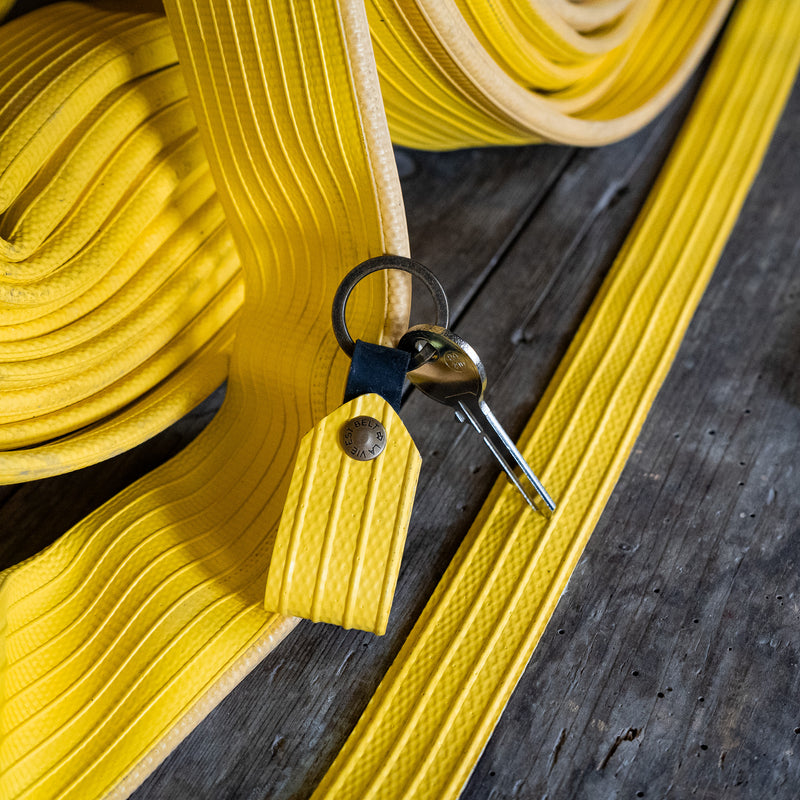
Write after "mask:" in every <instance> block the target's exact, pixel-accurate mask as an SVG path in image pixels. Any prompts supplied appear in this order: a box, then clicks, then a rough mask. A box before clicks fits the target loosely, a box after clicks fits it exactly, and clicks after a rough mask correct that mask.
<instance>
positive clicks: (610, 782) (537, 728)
mask: <svg viewBox="0 0 800 800" xmlns="http://www.w3.org/2000/svg"><path fill="white" fill-rule="evenodd" d="M688 94H689V93H685V94H684V96H683V97H682V99H681V101H680V102H679V103H677V104H676V105H675V106H674V107H672V108H671V109H669V111H668V112H667V113H666V114H664V115H663V116H662V117H661V118H660V119H659V120H658V121H657V122H656V123H654V124H653V125H651V126H650V127H649V128H648V129H646V130H645V131H643V132H641V133H640V134H638V135H637V136H635V137H633V138H631V139H629V140H627V141H626V142H622V143H620V144H618V145H613V146H611V147H607V148H602V149H599V150H585V151H575V150H572V149H569V148H558V147H536V148H514V149H505V150H500V149H498V150H487V151H462V152H459V153H450V154H423V153H409V152H403V153H402V154H401V155H400V159H401V162H402V164H403V167H404V171H406V172H407V173H408V174H407V175H406V177H405V178H404V181H403V186H404V193H405V196H406V202H407V211H408V215H409V224H410V231H411V241H412V246H413V250H414V255H415V257H417V258H419V259H420V260H422V261H423V262H426V263H428V264H429V265H430V266H431V267H433V268H434V269H435V270H436V271H437V273H438V274H439V275H440V276H441V277H442V279H443V280H444V282H445V284H446V287H447V289H448V293H449V294H450V296H451V299H452V300H453V306H454V310H455V317H456V321H455V327H456V330H457V331H458V332H459V333H461V334H462V335H463V336H465V338H467V339H468V340H469V341H471V342H472V344H473V345H474V346H475V347H476V348H477V349H478V352H479V353H481V355H482V356H483V358H484V360H485V361H486V364H487V367H488V370H489V374H490V389H489V393H488V399H489V401H490V404H491V405H492V407H493V409H494V411H495V412H496V413H497V415H498V416H499V417H500V419H501V420H502V421H503V423H504V424H505V425H506V427H507V429H508V430H509V432H510V433H512V434H517V433H519V431H520V430H521V429H522V426H523V425H524V423H525V421H526V420H527V418H528V416H529V415H530V413H531V412H532V410H533V407H534V406H535V403H536V400H537V398H538V397H539V396H540V395H541V392H542V390H543V389H544V386H545V385H546V383H547V380H548V379H549V377H550V375H551V374H552V372H553V371H554V369H555V366H556V364H557V363H558V360H559V358H560V357H561V355H563V352H564V350H565V349H566V347H567V345H568V343H569V339H570V337H571V336H572V334H573V333H574V331H575V329H576V327H577V324H578V322H579V320H580V318H581V316H582V315H583V313H584V312H585V309H586V308H587V306H588V304H589V302H590V301H591V299H592V297H593V295H594V293H595V291H596V289H597V287H598V285H599V283H600V281H601V280H602V277H603V275H604V274H605V272H606V271H607V270H608V268H609V266H610V264H611V261H612V260H613V255H614V253H615V252H616V250H617V249H618V247H619V245H620V244H621V242H622V240H623V238H624V235H625V232H626V231H627V229H628V227H629V226H630V224H631V222H632V220H633V219H634V217H635V215H636V213H637V211H638V209H639V208H640V206H641V204H642V202H643V199H644V197H645V195H646V192H647V190H648V188H649V187H650V185H651V184H652V182H653V180H654V177H655V174H656V173H657V170H658V167H659V166H660V164H661V162H662V161H663V158H664V155H665V153H666V151H667V150H668V148H669V144H670V142H671V141H672V138H673V137H674V134H675V131H676V129H677V126H678V124H679V122H680V119H681V117H682V116H683V113H684V111H685V108H686V105H687V103H688V99H689V97H688ZM798 122H800V97H798V95H797V93H795V97H794V98H793V100H792V103H791V106H790V108H789V110H788V112H787V114H786V115H785V117H784V119H783V122H782V124H781V128H780V130H779V132H778V135H777V137H776V140H775V142H774V144H773V147H772V149H771V152H770V157H769V158H768V160H767V162H766V163H765V165H764V168H763V169H762V172H761V174H760V177H759V179H758V182H757V184H756V186H755V188H754V190H753V193H752V195H751V197H750V199H749V201H748V204H747V207H746V209H745V212H744V214H743V216H742V219H741V220H740V222H739V224H738V226H737V230H736V233H735V234H734V237H733V239H732V240H731V242H730V244H729V246H728V248H727V250H726V253H725V256H724V257H723V259H722V262H721V264H720V267H719V269H718V272H717V275H716V276H715V279H714V281H713V283H712V286H711V287H710V289H709V291H708V293H707V294H706V297H705V298H704V300H703V303H702V305H701V308H700V311H699V312H698V314H697V316H696V318H695V320H694V322H693V324H692V327H691V329H690V331H689V334H688V336H687V338H686V341H685V342H684V345H683V347H682V349H681V352H680V354H679V356H678V358H677V360H676V363H675V366H674V368H673V370H672V372H671V374H670V377H669V379H668V381H667V383H666V385H665V387H664V389H663V390H662V392H661V394H660V395H659V397H658V400H657V402H656V404H655V406H654V408H653V411H652V413H651V415H650V417H649V419H648V422H647V424H646V426H645V428H644V430H643V432H642V435H641V436H640V439H639V442H638V443H637V446H636V448H635V450H634V453H633V454H632V457H631V459H630V461H629V464H628V466H627V467H626V470H625V472H624V474H623V476H622V478H621V480H620V482H619V484H618V486H617V488H616V490H615V492H614V494H613V495H612V498H611V501H610V503H609V505H608V508H607V509H606V512H605V513H604V515H603V517H602V519H601V522H600V524H599V526H598V528H597V530H596V531H595V533H594V535H593V537H592V539H591V541H590V543H589V546H588V548H587V551H586V553H585V555H584V557H583V559H582V560H581V562H580V564H579V566H578V568H577V569H576V572H575V575H574V576H573V579H572V581H571V582H570V584H569V586H568V588H567V591H566V593H565V594H564V597H563V598H562V601H561V603H560V604H559V606H558V609H557V610H556V613H555V616H554V619H553V620H552V622H551V624H550V626H549V627H548V629H547V631H546V632H545V635H544V638H543V640H542V642H541V643H540V645H539V647H538V648H537V650H536V652H535V654H534V658H533V660H532V662H531V664H530V665H529V667H528V669H527V670H526V673H525V675H524V676H523V679H522V681H521V682H520V685H519V686H518V688H517V690H516V692H515V693H514V695H513V697H512V699H511V702H510V703H509V706H508V708H507V710H506V712H505V714H504V715H503V717H502V718H501V721H500V724H499V725H498V728H497V730H496V732H495V734H494V735H493V737H492V739H491V740H490V742H489V745H488V747H487V749H486V752H485V753H484V755H483V757H482V759H481V761H480V762H479V764H478V766H477V768H476V770H475V772H474V774H473V776H472V778H471V780H470V783H469V784H468V786H467V788H466V790H465V793H464V796H465V797H469V798H486V797H515V796H516V797H526V798H527V797H537V798H538V797H544V796H547V797H550V798H561V797H593V798H594V797H599V798H604V797H618V796H619V797H627V796H630V797H635V796H645V797H664V796H671V797H685V796H688V795H689V794H691V793H692V792H694V793H695V795H696V796H699V797H728V796H733V797H738V796H741V797H750V796H752V797H762V796H765V794H769V796H782V797H787V798H788V797H794V796H795V795H796V791H795V790H794V785H795V784H796V783H797V759H796V757H795V756H794V755H793V751H794V749H795V748H796V747H797V744H796V743H797V742H800V740H798V739H797V738H796V734H795V729H797V730H800V708H798V701H797V699H796V698H797V679H796V674H797V657H796V648H797V639H798V634H797V613H796V612H797V606H796V603H797V597H800V594H798V593H797V587H796V585H795V584H796V583H797V577H796V561H797V547H796V545H795V544H794V541H793V534H795V533H796V531H797V528H798V525H797V522H796V519H797V511H798V508H799V507H800V502H799V501H798V499H797V492H796V491H794V484H795V473H794V469H795V467H796V462H797V456H796V452H797V439H798V435H799V434H800V412H798V399H799V398H798V384H797V377H796V369H795V368H794V365H795V364H796V362H797V351H798V345H799V344H800V336H799V335H798V334H799V333H800V311H798V304H797V298H798V290H799V289H800V287H798V281H800V279H798V278H797V277H796V275H795V274H794V273H795V272H796V270H795V269H794V267H795V266H796V264H797V259H798V243H797V239H798V230H797V222H796V219H797V212H798V209H800V180H798V177H800V176H799V175H798V166H797V165H798V149H799V148H800V143H798V137H797V130H798ZM509 287H513V290H510V288H509ZM221 396H222V393H221V392H219V393H217V395H216V396H215V397H213V398H211V399H210V400H209V401H207V403H206V404H204V406H203V407H201V408H200V409H199V410H198V411H197V412H196V413H195V414H193V415H191V416H190V417H189V418H187V419H186V420H183V421H181V423H179V424H178V425H176V426H173V428H171V429H170V430H169V431H166V432H165V433H164V434H162V435H161V436H159V437H156V438H155V439H153V440H151V442H148V443H147V444H145V445H143V446H141V447H139V448H137V449H136V450H134V451H132V452H131V453H129V454H125V455H124V456H120V457H119V458H117V459H114V460H113V461H112V462H110V463H109V464H104V465H99V466H98V467H94V468H90V469H87V470H82V471H80V472H78V473H74V474H72V475H67V476H62V477H60V478H54V479H52V480H49V481H41V482H37V483H35V484H28V485H23V486H21V487H18V488H16V489H14V490H11V489H6V490H4V493H3V494H0V502H2V503H3V505H2V509H1V511H0V513H2V528H3V532H4V535H3V541H2V543H1V544H0V548H1V549H0V553H2V558H3V560H4V562H5V563H6V564H7V563H13V562H16V561H18V560H19V559H20V558H22V557H25V556H27V555H29V554H31V553H33V552H35V551H36V550H38V549H41V547H42V546H44V545H46V544H47V543H49V542H50V541H52V540H54V539H55V538H56V537H57V536H58V535H60V534H61V533H62V532H63V531H64V530H66V529H67V528H68V527H69V526H70V524H72V523H73V522H74V521H75V520H77V519H80V518H81V517H82V516H84V515H85V514H86V513H88V511H90V510H91V509H92V508H94V507H96V506H97V505H98V504H99V503H101V502H102V501H103V500H104V499H106V498H107V497H109V496H111V495H112V494H114V493H115V492H116V491H118V490H119V489H120V488H122V487H123V486H124V485H126V484H127V483H129V482H130V481H131V480H132V479H134V478H135V477H138V476H139V475H141V474H143V473H144V472H146V471H147V470H149V469H151V468H153V467H154V466H156V465H157V464H158V463H161V462H162V461H164V460H166V458H168V457H169V456H171V455H172V454H173V453H174V452H176V451H177V450H179V449H180V447H182V446H183V445H184V444H185V443H186V442H187V441H189V439H190V438H191V437H192V436H194V435H196V433H197V432H198V431H199V430H200V429H201V428H202V427H203V425H204V424H205V423H206V422H207V421H208V419H209V418H210V416H211V415H212V414H213V412H214V410H215V409H216V408H217V407H218V405H219V402H220V400H221ZM403 416H404V419H405V420H406V422H407V424H408V426H409V428H410V430H411V431H412V434H413V435H414V438H415V440H416V441H417V442H418V444H419V446H420V449H421V451H422V453H423V457H424V466H423V474H422V478H421V488H420V492H419V493H418V498H417V504H416V506H415V511H414V516H413V519H412V525H411V530H410V532H409V539H408V545H407V550H406V555H405V558H404V563H403V569H402V572H401V576H400V581H399V584H398V592H397V597H396V601H395V606H394V609H393V612H392V618H391V620H390V627H389V631H388V633H387V635H386V636H384V637H380V638H379V637H374V636H371V635H369V634H364V633H359V632H354V631H342V630H340V629H337V628H334V627H331V626H326V625H313V624H311V623H301V625H300V626H299V627H298V628H297V630H296V631H295V632H294V633H293V634H291V635H290V637H289V638H288V639H287V640H286V641H285V642H284V643H283V644H281V645H280V647H279V648H278V649H277V650H276V651H275V652H274V653H273V654H271V655H270V656H268V658H267V659H266V660H265V661H264V662H263V663H262V664H261V665H259V666H258V667H257V668H256V669H255V670H254V671H253V673H251V675H249V676H248V677H247V678H246V679H245V680H244V681H243V682H242V683H241V684H240V685H239V686H238V687H237V688H236V689H235V690H234V691H233V692H232V694H231V695H230V696H229V697H228V698H227V699H226V700H225V701H223V702H222V704H221V705H220V706H219V707H218V708H217V709H216V710H215V711H214V712H212V713H211V714H210V715H209V717H208V718H207V719H206V720H205V721H204V722H203V723H202V724H201V725H200V726H199V727H198V728H197V729H196V730H195V731H194V732H193V733H192V734H191V735H190V736H189V737H188V738H187V739H186V740H185V741H184V742H183V744H182V745H181V746H180V747H179V748H178V749H177V750H176V751H175V752H174V753H173V754H172V755H171V756H170V757H169V758H168V759H167V761H166V762H165V763H164V764H163V765H162V766H161V767H160V768H159V769H158V770H157V771H156V772H155V773H154V775H153V776H151V778H150V779H149V780H148V781H147V782H146V783H145V784H144V785H143V786H142V787H141V789H140V790H139V791H138V792H137V793H136V795H135V796H136V797H137V798H140V800H141V799H142V798H155V797H159V798H163V797H170V798H180V797H194V798H204V797H209V798H211V797H213V798H257V797H276V798H301V797H306V796H308V795H309V794H310V792H311V791H312V790H313V787H314V786H315V785H316V783H317V782H318V781H319V779H320V778H321V776H322V775H323V774H324V772H325V770H326V769H327V767H328V765H329V764H330V762H331V761H332V759H333V758H334V756H335V754H336V752H337V751H338V749H339V748H340V747H341V745H342V743H343V742H344V740H345V738H346V737H347V735H348V733H349V731H350V730H351V729H352V727H353V725H354V724H355V722H356V721H357V719H358V717H359V715H360V713H361V711H362V710H363V708H364V706H365V705H366V703H367V701H368V700H369V697H370V696H371V694H372V692H373V691H374V689H375V687H376V686H377V684H378V682H379V681H380V678H381V676H382V675H383V674H384V672H385V670H386V668H387V667H388V665H389V664H390V663H391V661H392V659H393V657H394V655H395V654H396V653H397V651H398V650H399V648H400V646H401V645H402V642H403V640H404V638H405V636H406V634H407V632H408V631H409V629H410V627H411V625H412V624H413V622H414V620H415V619H416V617H417V615H418V614H419V611H420V610H421V608H422V606H423V605H424V603H425V601H426V600H427V598H428V596H429V595H430V593H431V591H432V589H433V587H434V586H435V584H436V581H437V580H438V578H439V577H440V575H441V573H442V572H443V571H444V569H445V567H446V565H447V563H448V562H449V560H450V558H451V556H452V554H453V552H454V551H455V549H456V548H457V546H458V543H459V541H460V540H461V538H462V537H463V535H464V533H465V532H466V530H467V528H468V526H469V523H470V521H471V520H472V519H473V517H474V516H475V513H476V512H477V509H478V508H479V507H480V504H481V502H482V501H483V499H484V497H485V495H486V494H487V492H488V490H489V487H490V486H491V483H492V482H493V480H494V479H495V477H496V475H497V468H496V467H495V465H494V464H493V462H492V459H491V456H490V455H489V454H488V453H487V452H486V451H485V448H483V447H482V446H481V445H480V443H479V442H478V441H477V439H476V438H475V437H474V436H473V435H472V434H471V433H470V431H468V430H466V429H463V428H462V427H461V426H459V425H458V424H457V423H456V422H455V421H454V420H453V419H452V415H451V414H450V412H449V411H448V410H446V409H444V408H443V407H439V406H436V405H435V404H432V403H431V402H430V401H428V400H427V399H425V398H422V397H419V396H413V395H412V396H411V397H410V398H409V400H408V402H407V403H406V404H405V406H404V411H403ZM711 431H713V433H711ZM534 466H535V465H534ZM751 514H754V515H755V516H751ZM695 620H696V621H695ZM660 695H663V697H662V696H660ZM700 698H702V699H700ZM639 792H641V793H643V794H641V795H638V793H639Z"/></svg>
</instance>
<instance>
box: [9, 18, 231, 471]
mask: <svg viewBox="0 0 800 800" xmlns="http://www.w3.org/2000/svg"><path fill="white" fill-rule="evenodd" d="M0 37H2V39H3V41H4V43H5V44H6V47H5V49H4V50H3V53H4V58H3V59H2V60H0V85H1V86H2V89H0V208H1V209H2V212H3V213H2V216H0V381H1V382H2V386H3V392H2V394H0V450H2V451H4V452H1V453H0V481H2V482H6V483H15V482H17V481H20V480H25V479H27V480H31V479H34V478H40V477H46V476H48V475H53V474H57V473H58V472H63V471H66V470H71V469H76V468H78V467H80V466H85V465H87V464H91V463H94V462H96V461H99V460H101V459H104V458H108V457H110V456H112V455H115V454H117V453H119V452H122V451H123V450H124V449H126V448H129V447H132V446H134V445H135V444H138V443H139V442H141V441H142V440H144V439H146V438H148V437H149V436H152V435H153V434H154V433H156V432H158V431H159V430H162V429H163V428H164V427H166V426H168V425H169V424H171V423H172V422H174V421H175V420H176V419H178V418H179V417H180V416H182V415H183V414H185V413H186V412H187V411H188V410H189V409H190V408H191V407H192V406H193V405H195V404H196V403H198V402H200V401H201V400H202V399H203V398H204V397H206V396H207V395H208V394H209V393H210V392H211V391H213V389H214V388H215V387H216V386H217V385H219V383H220V382H221V381H222V380H223V379H224V376H225V372H226V369H225V366H224V365H225V363H226V361H227V358H228V356H229V353H230V349H231V346H232V342H233V337H232V327H231V326H232V320H233V318H234V316H235V314H236V312H237V310H238V308H239V306H240V305H241V302H242V296H243V287H242V283H241V277H240V274H239V273H240V268H239V258H238V255H237V252H236V250H235V248H234V245H233V240H232V238H231V235H230V231H229V229H228V226H227V224H226V222H225V217H224V215H223V213H222V209H221V207H220V205H219V202H218V201H217V199H216V193H215V187H214V184H213V182H212V180H211V177H210V173H209V171H208V164H207V161H206V157H205V153H204V151H203V148H202V146H201V145H200V141H199V139H198V135H197V127H196V124H195V121H194V115H193V113H192V110H191V108H190V106H189V102H188V99H187V97H186V86H185V84H184V80H183V76H182V74H181V71H180V69H179V67H178V65H177V55H176V53H175V46H174V43H173V40H172V35H171V33H170V31H169V27H168V25H167V23H166V20H165V19H164V17H163V16H162V15H160V14H154V13H148V14H135V13H130V12H129V11H125V10H124V9H121V8H120V9H118V10H114V11H112V10H107V9H106V10H101V9H96V8H92V7H91V6H89V5H85V4H80V3H65V4H60V5H56V6H50V7H46V8H44V9H41V10H39V11H37V12H34V13H32V14H30V15H28V16H26V17H22V18H20V19H17V20H15V21H13V22H12V23H9V24H8V25H5V26H3V27H2V28H1V29H0ZM226 327H227V328H228V330H227V332H226V333H224V334H223V329H224V328H226ZM204 365H205V366H204ZM183 372H185V374H182V373H183ZM155 397H158V398H160V401H159V402H160V403H161V405H160V406H159V405H158V404H157V403H154V398H155ZM132 419H135V420H136V425H135V426H134V425H133V424H131V423H130V422H128V423H125V420H132ZM123 430H124V433H123ZM78 431H80V434H79V435H75V434H76V432H78ZM59 440H60V441H59Z"/></svg>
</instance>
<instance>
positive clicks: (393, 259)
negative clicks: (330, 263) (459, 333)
mask: <svg viewBox="0 0 800 800" xmlns="http://www.w3.org/2000/svg"><path fill="white" fill-rule="evenodd" d="M383 269H399V270H402V271H403V272H408V273H410V274H411V275H413V276H414V277H416V278H419V279H420V280H421V281H422V282H423V283H424V284H425V286H426V287H427V289H428V291H429V292H430V293H431V296H432V297H433V300H434V303H435V304H436V324H437V325H441V326H442V327H443V328H446V327H447V326H448V323H449V322H450V309H449V307H448V305H447V296H446V295H445V293H444V289H443V288H442V284H441V283H439V280H438V278H437V277H436V276H435V275H434V274H433V273H432V272H431V271H430V270H429V269H428V268H427V267H426V266H425V265H424V264H420V263H419V261H414V260H413V259H410V258H403V256H393V255H385V256H378V257H377V258H370V259H369V260H368V261H364V262H362V263H361V264H359V265H358V266H357V267H355V268H353V269H352V270H350V272H348V273H347V275H345V277H344V280H343V281H342V282H341V283H340V284H339V288H338V289H337V290H336V294H335V295H334V298H333V332H334V334H335V336H336V341H337V342H339V347H341V348H342V350H344V351H345V353H347V355H348V356H350V357H351V358H352V357H353V350H354V349H355V342H354V341H353V337H352V336H351V335H350V331H349V330H347V322H346V320H345V311H346V309H347V301H348V300H349V299H350V293H351V292H352V291H353V289H354V288H355V286H356V284H357V283H358V282H359V281H360V280H361V279H362V278H365V277H366V276H367V275H370V274H372V273H373V272H379V271H380V270H383Z"/></svg>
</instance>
